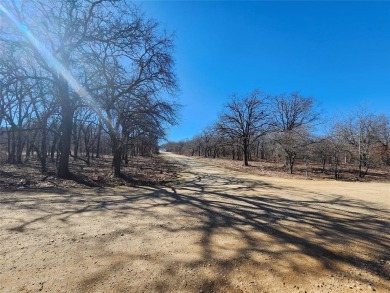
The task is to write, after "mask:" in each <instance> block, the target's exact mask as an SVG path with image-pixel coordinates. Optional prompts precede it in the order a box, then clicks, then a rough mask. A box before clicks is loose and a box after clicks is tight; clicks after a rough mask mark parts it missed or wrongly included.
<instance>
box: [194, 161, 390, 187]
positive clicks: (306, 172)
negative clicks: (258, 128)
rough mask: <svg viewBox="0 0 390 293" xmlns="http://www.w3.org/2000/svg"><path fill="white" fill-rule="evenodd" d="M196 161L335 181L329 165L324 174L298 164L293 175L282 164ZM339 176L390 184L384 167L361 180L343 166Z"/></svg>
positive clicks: (317, 167)
mask: <svg viewBox="0 0 390 293" xmlns="http://www.w3.org/2000/svg"><path fill="white" fill-rule="evenodd" d="M196 159H197V160H199V161H202V162H205V163H208V164H212V165H215V166H219V167H224V168H228V169H230V170H234V171H240V172H244V173H248V174H255V175H261V176H271V177H282V178H296V179H316V180H318V179H323V180H334V173H333V170H332V167H331V166H329V165H326V168H325V172H324V173H322V172H321V169H322V166H321V165H319V164H315V163H308V164H307V166H305V164H304V163H302V162H298V163H297V164H296V166H294V172H293V174H290V173H289V170H288V169H287V168H286V167H285V166H283V164H281V163H273V162H268V161H250V162H249V166H243V163H242V161H233V160H230V159H222V158H217V159H214V158H204V157H196ZM339 176H340V177H339V180H342V181H363V182H369V181H375V182H389V181H390V168H389V167H383V168H376V169H369V170H368V173H367V175H366V176H365V177H363V178H359V171H358V170H357V168H353V167H351V166H347V165H341V167H340V173H339Z"/></svg>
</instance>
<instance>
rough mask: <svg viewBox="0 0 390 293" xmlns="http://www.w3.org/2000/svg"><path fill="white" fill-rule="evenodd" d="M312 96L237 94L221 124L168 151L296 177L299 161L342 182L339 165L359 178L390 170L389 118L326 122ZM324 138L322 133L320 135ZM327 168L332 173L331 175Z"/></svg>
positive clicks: (363, 115) (361, 113)
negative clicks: (270, 166) (272, 168)
mask: <svg viewBox="0 0 390 293" xmlns="http://www.w3.org/2000/svg"><path fill="white" fill-rule="evenodd" d="M320 114H321V113H320V112H319V110H318V107H317V106H316V104H315V100H314V99H313V98H311V97H304V96H302V95H300V94H299V93H291V94H288V95H286V94H281V95H277V96H270V95H266V94H264V93H262V92H260V91H258V90H256V91H254V92H252V93H251V94H249V95H247V96H243V97H238V96H236V95H233V96H232V97H231V100H230V102H229V103H227V104H226V105H225V107H224V109H223V112H222V114H221V115H220V116H219V117H218V120H217V121H216V122H215V123H214V124H213V125H212V126H210V127H208V128H206V129H204V130H203V131H202V133H201V134H199V135H197V136H195V137H194V138H192V139H189V140H185V141H179V142H169V143H167V144H166V145H165V146H164V148H165V149H166V150H167V151H170V152H175V153H179V154H186V155H191V156H194V155H197V156H204V157H212V158H229V157H230V158H231V159H232V160H242V161H243V164H244V165H246V166H247V165H248V164H249V163H248V161H250V160H265V161H269V162H274V163H275V164H279V163H283V164H284V166H285V167H286V169H287V170H288V172H290V173H293V172H294V166H295V164H296V162H297V160H299V161H300V162H303V163H304V164H305V165H307V164H309V163H312V164H316V165H317V166H320V167H319V170H318V171H319V172H322V173H323V172H325V171H331V172H333V173H334V177H335V178H336V179H338V178H339V173H340V166H341V165H351V166H356V167H357V169H358V170H359V177H364V176H365V175H366V174H367V172H368V170H369V169H370V168H372V167H378V166H390V150H389V142H390V119H389V117H388V116H386V115H385V114H382V115H375V114H370V113H367V112H365V111H364V110H360V111H357V112H356V113H351V114H349V115H345V116H342V115H339V117H340V118H338V119H336V120H337V121H326V122H324V121H323V119H322V118H323V117H321V115H320ZM318 133H321V134H318ZM326 168H328V170H326Z"/></svg>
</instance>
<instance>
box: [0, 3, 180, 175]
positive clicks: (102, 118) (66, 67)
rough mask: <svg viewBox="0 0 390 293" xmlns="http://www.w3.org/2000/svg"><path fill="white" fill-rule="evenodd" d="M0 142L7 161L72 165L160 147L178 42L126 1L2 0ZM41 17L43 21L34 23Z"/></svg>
mask: <svg viewBox="0 0 390 293" xmlns="http://www.w3.org/2000/svg"><path fill="white" fill-rule="evenodd" d="M0 8H1V13H2V22H1V27H0V55H1V56H2V57H1V59H0V140H1V146H0V147H1V148H0V150H1V152H3V153H4V152H5V153H6V158H2V160H3V159H5V160H6V162H8V163H10V164H21V163H23V162H26V161H28V160H30V159H32V158H38V159H39V161H40V165H41V171H42V172H46V171H47V163H48V160H50V161H51V162H54V163H55V164H56V166H57V172H58V176H59V177H60V178H70V177H72V174H71V173H70V171H69V160H70V158H73V159H74V160H81V161H84V162H85V163H86V164H87V165H89V164H90V163H91V160H93V159H94V158H99V157H100V156H102V155H112V166H113V169H114V174H115V176H117V177H120V176H121V165H122V162H128V156H133V155H150V154H153V153H156V152H157V150H158V140H159V139H160V138H163V137H164V136H165V127H166V126H167V125H171V124H175V123H176V108H177V107H176V104H175V103H174V102H172V101H169V100H167V99H162V98H161V96H162V93H167V94H173V93H174V92H175V91H176V89H177V82H176V76H175V74H174V71H173V67H174V60H173V57H172V53H173V37H172V35H170V34H168V33H166V32H165V31H164V30H162V29H160V27H159V24H158V23H157V22H156V21H154V20H152V19H147V18H145V17H144V15H143V14H142V12H141V11H139V9H138V8H137V7H136V6H132V5H129V4H128V3H127V2H126V1H108V0H107V1H104V0H103V1H101V0H99V1H50V2H48V1H20V2H18V1H9V2H6V3H4V4H0ZM37 20H39V21H37Z"/></svg>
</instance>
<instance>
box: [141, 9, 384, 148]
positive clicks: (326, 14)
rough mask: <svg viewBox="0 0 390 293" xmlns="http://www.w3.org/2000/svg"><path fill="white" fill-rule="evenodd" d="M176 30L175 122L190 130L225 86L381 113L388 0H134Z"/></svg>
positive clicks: (201, 124)
mask: <svg viewBox="0 0 390 293" xmlns="http://www.w3.org/2000/svg"><path fill="white" fill-rule="evenodd" d="M139 4H140V6H141V8H142V9H143V11H144V12H145V13H146V15H147V16H148V17H152V18H154V19H156V20H157V21H159V22H160V24H161V25H162V26H163V27H164V28H166V29H167V30H168V31H170V32H174V33H175V44H176V51H175V55H174V56H175V60H176V73H177V76H178V79H179V84H180V93H179V95H178V102H179V103H180V104H182V105H183V108H182V109H181V112H180V124H179V125H178V126H175V127H172V128H171V129H170V131H169V135H168V139H169V140H173V141H177V140H181V139H185V138H191V137H193V136H194V135H196V134H198V133H200V131H201V130H202V129H204V128H205V127H206V126H208V125H210V124H211V123H212V122H214V121H215V120H216V119H217V116H218V113H220V112H221V111H222V109H223V105H224V104H225V103H226V102H227V101H228V99H229V97H230V95H231V94H232V93H237V94H239V95H245V94H247V93H249V92H251V91H252V90H254V89H260V90H262V91H264V92H266V93H269V94H279V93H284V92H286V93H289V92H292V91H299V92H300V93H301V94H303V95H305V96H313V97H315V98H316V100H317V101H318V103H319V104H320V107H321V109H322V110H323V112H324V114H325V115H327V116H332V115H338V114H339V113H341V112H348V111H350V110H353V109H356V108H357V107H359V106H362V105H364V107H366V108H367V109H368V110H369V111H371V112H373V113H378V114H379V113H387V114H390V2H373V1H368V2H353V1H347V2H331V1H324V2H314V1H303V2H292V1H281V2H261V1H257V2H255V1H248V2H242V1H236V2H231V1H196V2H192V1H191V2H190V1H147V2H139Z"/></svg>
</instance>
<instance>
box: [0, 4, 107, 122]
mask: <svg viewBox="0 0 390 293" xmlns="http://www.w3.org/2000/svg"><path fill="white" fill-rule="evenodd" d="M0 11H2V12H3V13H4V14H5V15H6V16H7V17H8V18H9V19H10V20H11V21H12V23H13V24H14V25H15V26H16V28H17V29H18V30H19V31H20V32H22V33H23V35H24V36H25V37H26V38H27V39H28V41H29V42H30V43H31V44H32V45H33V46H34V48H35V49H36V50H37V51H38V53H39V55H40V56H41V57H42V58H43V59H44V60H45V61H46V62H47V64H49V65H50V66H52V67H53V68H55V70H56V71H57V72H58V74H59V75H61V76H62V77H63V78H64V79H65V80H66V81H67V82H68V84H69V86H70V87H71V88H72V89H73V90H74V91H75V92H76V93H77V94H78V95H79V96H80V97H81V98H82V99H83V100H84V101H85V102H86V104H87V105H88V106H90V107H91V108H92V109H93V110H94V111H95V112H96V113H97V115H98V116H99V118H101V119H103V120H104V121H106V122H107V120H106V119H104V117H103V115H102V113H101V109H100V108H99V107H98V103H97V102H96V101H95V99H93V98H92V96H91V95H90V94H89V93H88V91H87V90H86V89H85V88H84V87H83V86H82V85H81V84H80V83H79V82H78V81H77V80H76V79H75V78H74V77H73V75H72V74H71V72H70V71H69V70H68V69H66V68H65V66H63V65H62V64H61V62H59V61H58V60H57V59H56V58H55V57H54V56H53V54H51V53H50V52H49V51H48V50H47V49H46V48H45V47H44V46H43V45H42V44H41V43H40V41H39V40H37V39H36V38H35V37H34V35H33V34H32V32H31V31H30V30H29V29H28V27H27V26H26V25H24V24H23V23H21V22H20V21H18V19H17V18H16V17H15V16H14V15H13V14H12V13H11V12H10V11H8V10H7V9H6V8H5V7H4V6H3V5H2V4H0Z"/></svg>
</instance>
